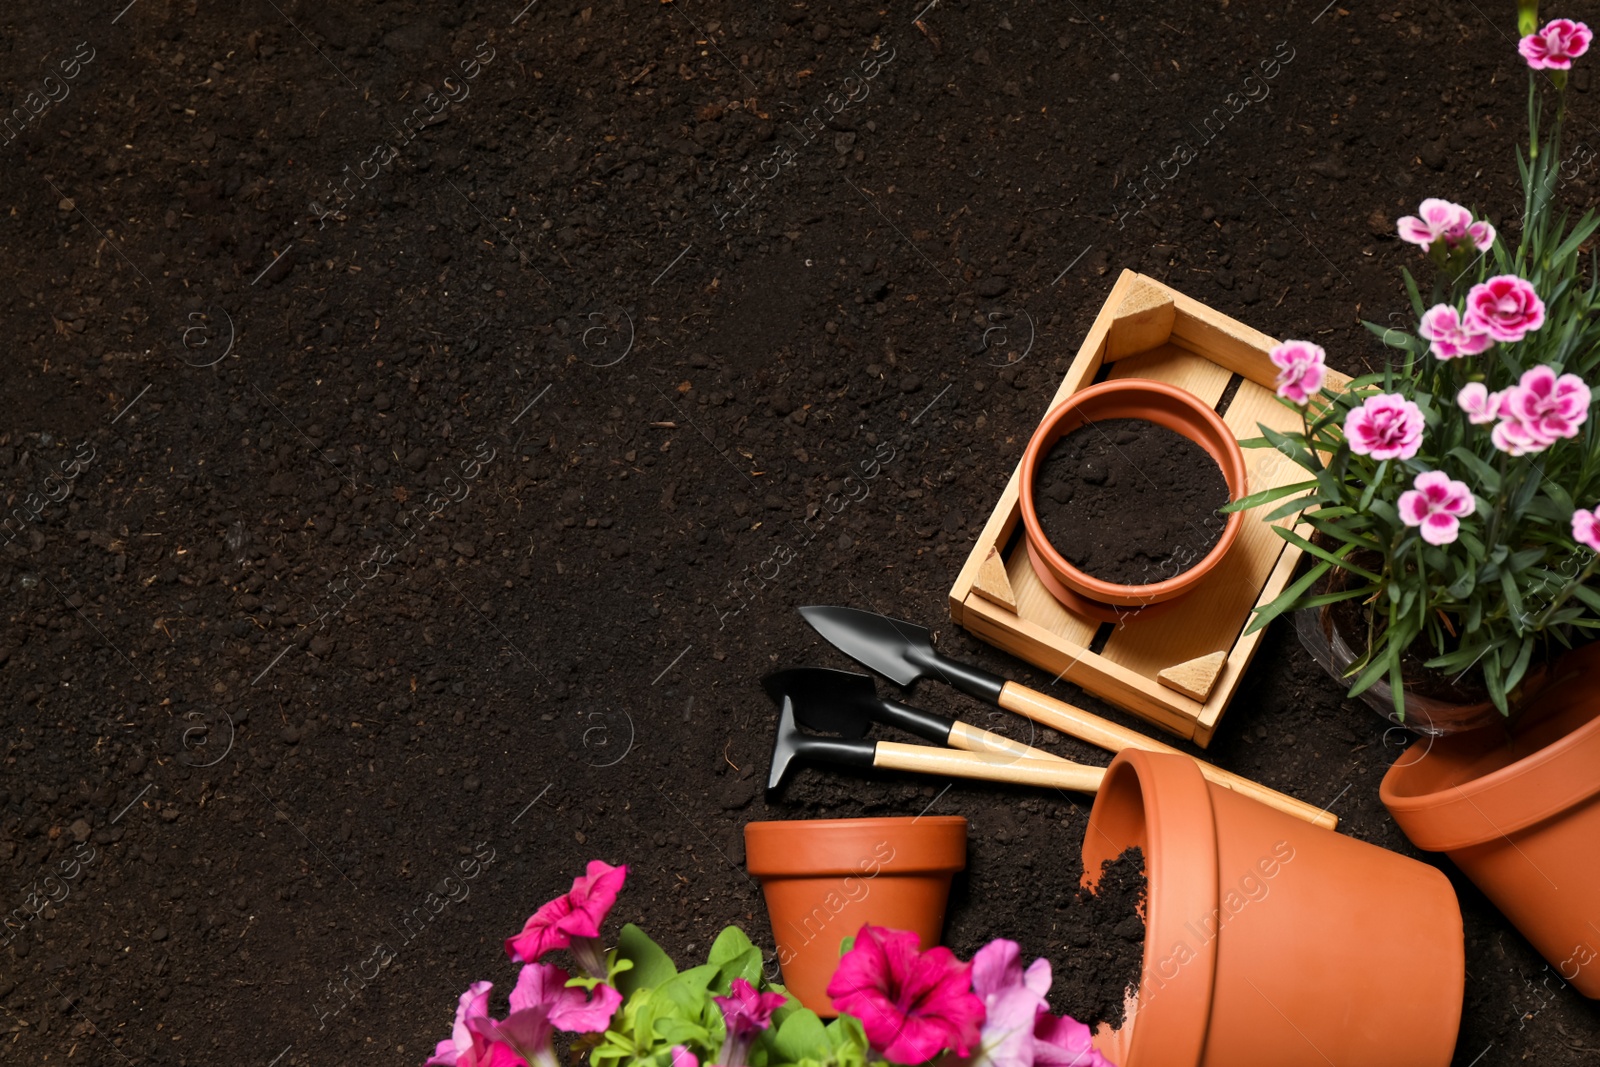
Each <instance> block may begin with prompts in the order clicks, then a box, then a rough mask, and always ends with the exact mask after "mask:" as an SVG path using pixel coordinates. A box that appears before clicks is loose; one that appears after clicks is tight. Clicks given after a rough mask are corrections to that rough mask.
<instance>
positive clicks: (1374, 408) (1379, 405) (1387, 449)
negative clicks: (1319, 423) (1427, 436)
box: [1344, 393, 1423, 460]
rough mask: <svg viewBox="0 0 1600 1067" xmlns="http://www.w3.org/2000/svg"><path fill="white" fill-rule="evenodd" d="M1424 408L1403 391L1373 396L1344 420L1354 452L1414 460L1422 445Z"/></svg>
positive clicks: (1374, 457) (1345, 429) (1345, 430)
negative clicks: (1406, 396) (1404, 395)
mask: <svg viewBox="0 0 1600 1067" xmlns="http://www.w3.org/2000/svg"><path fill="white" fill-rule="evenodd" d="M1422 429H1423V418H1422V409H1421V408H1419V407H1417V405H1416V404H1414V403H1412V402H1411V401H1409V400H1407V399H1406V398H1405V397H1403V396H1401V395H1400V394H1399V393H1379V394H1378V395H1377V396H1369V397H1367V399H1366V400H1364V401H1362V402H1361V406H1360V407H1357V408H1352V409H1350V414H1349V415H1347V416H1346V417H1345V420H1344V436H1345V440H1347V441H1349V442H1350V451H1352V452H1354V453H1355V454H1356V455H1358V456H1371V457H1372V458H1373V459H1377V460H1384V459H1410V458H1411V457H1412V456H1414V455H1416V454H1417V451H1418V450H1419V449H1420V448H1421V447H1422Z"/></svg>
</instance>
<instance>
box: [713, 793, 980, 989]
mask: <svg viewBox="0 0 1600 1067" xmlns="http://www.w3.org/2000/svg"><path fill="white" fill-rule="evenodd" d="M744 843H745V855H746V857H747V858H746V860H745V866H746V867H747V868H748V869H749V871H750V873H751V874H752V875H754V876H755V877H757V878H759V879H760V880H761V889H762V892H763V893H764V894H765V896H766V898H767V913H768V915H769V916H770V917H771V919H772V935H773V939H774V940H775V941H776V943H777V946H778V966H779V967H781V968H782V969H783V984H784V986H786V987H787V988H788V990H789V992H790V993H791V994H793V995H794V996H795V997H798V998H799V1000H800V1003H801V1004H804V1005H805V1006H806V1007H808V1008H810V1009H811V1010H812V1011H814V1012H816V1013H817V1014H818V1015H821V1016H823V1017H824V1018H832V1017H833V1016H835V1015H837V1014H838V1012H836V1011H834V1010H833V1004H832V1002H831V1001H829V999H828V994H827V988H828V982H829V980H830V979H831V978H832V977H833V972H834V970H835V969H836V968H837V967H838V965H839V943H840V942H841V941H843V940H844V939H845V938H847V937H853V936H854V935H855V934H856V932H857V931H858V930H860V929H861V926H862V924H863V923H871V924H873V925H874V926H888V927H893V928H894V929H897V930H913V931H915V932H916V934H917V936H918V937H920V938H921V939H922V947H923V948H932V947H933V946H934V945H937V944H938V943H939V935H940V931H941V930H943V928H944V909H945V903H946V901H947V900H948V899H949V896H950V879H951V877H952V876H953V875H954V874H955V872H957V871H959V870H961V869H962V868H963V867H965V866H966V865H967V820H966V819H963V818H961V817H960V816H959V815H936V816H925V817H922V818H891V819H798V820H794V821H790V822H753V823H750V824H749V825H747V826H746V827H745V828H744Z"/></svg>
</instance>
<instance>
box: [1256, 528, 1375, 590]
mask: <svg viewBox="0 0 1600 1067" xmlns="http://www.w3.org/2000/svg"><path fill="white" fill-rule="evenodd" d="M1273 529H1274V530H1276V531H1277V532H1278V536H1279V537H1282V538H1283V539H1284V540H1285V541H1288V542H1289V543H1290V544H1292V545H1298V546H1299V547H1300V548H1301V549H1302V550H1303V551H1306V552H1309V553H1311V555H1313V556H1316V557H1317V558H1318V559H1320V560H1322V561H1323V562H1325V563H1331V564H1333V565H1334V566H1335V567H1341V568H1343V569H1344V570H1347V571H1349V572H1350V573H1351V574H1359V575H1361V577H1363V578H1365V579H1367V580H1368V581H1370V582H1381V581H1383V577H1382V576H1381V575H1377V574H1373V573H1372V572H1371V571H1369V570H1367V569H1366V568H1365V567H1357V566H1356V565H1355V564H1354V563H1351V562H1350V561H1349V560H1347V559H1345V558H1344V557H1343V556H1342V555H1336V554H1334V553H1332V552H1329V551H1328V550H1327V549H1325V548H1321V547H1319V546H1317V545H1314V544H1312V543H1311V542H1310V541H1308V540H1306V539H1305V538H1304V537H1301V536H1300V535H1299V534H1297V533H1295V532H1294V531H1293V530H1286V529H1284V528H1283V527H1282V526H1274V527H1273ZM1349 547H1350V546H1348V545H1346V546H1345V547H1344V548H1342V549H1340V550H1339V551H1340V552H1341V553H1343V552H1346V551H1348V549H1349Z"/></svg>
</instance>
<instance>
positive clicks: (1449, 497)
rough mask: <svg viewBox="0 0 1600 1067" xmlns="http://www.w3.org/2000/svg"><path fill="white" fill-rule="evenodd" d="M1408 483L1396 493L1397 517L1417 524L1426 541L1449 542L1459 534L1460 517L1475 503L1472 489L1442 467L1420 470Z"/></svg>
mask: <svg viewBox="0 0 1600 1067" xmlns="http://www.w3.org/2000/svg"><path fill="white" fill-rule="evenodd" d="M1411 484H1412V486H1413V488H1411V489H1408V490H1406V491H1405V492H1404V493H1401V494H1400V521H1401V522H1403V523H1405V524H1406V525H1407V526H1416V527H1421V529H1422V539H1423V540H1424V541H1426V542H1428V544H1430V545H1448V544H1450V543H1451V542H1452V541H1454V540H1455V539H1456V538H1457V537H1458V536H1460V533H1461V517H1462V516H1464V515H1471V514H1472V512H1473V510H1474V509H1475V508H1476V507H1477V501H1475V500H1473V499H1472V490H1471V489H1469V488H1467V483H1466V482H1458V481H1456V480H1455V479H1453V478H1451V477H1450V476H1449V475H1448V474H1446V473H1445V472H1444V471H1423V472H1422V473H1421V474H1419V475H1417V478H1416V481H1414V482H1412V483H1411Z"/></svg>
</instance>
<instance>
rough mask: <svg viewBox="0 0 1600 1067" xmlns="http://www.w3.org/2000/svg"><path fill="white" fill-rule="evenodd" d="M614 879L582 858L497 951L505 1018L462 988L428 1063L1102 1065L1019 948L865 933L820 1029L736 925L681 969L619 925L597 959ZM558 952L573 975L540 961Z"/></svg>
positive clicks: (615, 874) (483, 988) (483, 997)
mask: <svg viewBox="0 0 1600 1067" xmlns="http://www.w3.org/2000/svg"><path fill="white" fill-rule="evenodd" d="M626 876H627V868H625V867H613V866H611V865H609V864H607V863H603V862H601V861H599V860H595V861H592V862H591V863H590V864H589V867H588V871H587V873H585V874H584V875H582V876H581V877H579V878H577V879H575V880H574V881H573V883H572V889H571V890H570V891H569V892H567V893H565V894H563V895H562V896H559V897H557V898H556V899H554V900H552V901H550V902H548V903H546V904H545V905H544V906H543V907H541V908H539V910H538V911H536V912H534V913H533V915H531V916H530V917H529V918H528V921H527V923H526V924H524V927H523V929H522V932H521V933H519V934H517V935H515V936H514V937H511V938H508V939H507V940H506V953H507V955H509V956H510V957H511V959H512V960H513V961H515V962H517V963H520V964H521V965H522V966H521V970H520V971H519V973H518V976H517V981H516V985H515V987H514V988H513V989H512V991H511V995H510V1012H509V1014H508V1015H507V1016H506V1018H504V1019H496V1018H494V1016H493V1015H492V1014H491V1013H490V1008H489V996H490V991H491V990H492V988H493V986H492V984H491V983H489V982H474V983H473V984H472V985H471V986H469V987H468V988H467V991H466V992H465V993H463V994H461V998H460V1001H459V1004H458V1006H457V1008H456V1017H455V1026H454V1028H453V1030H452V1033H451V1036H450V1037H449V1038H448V1039H446V1040H444V1041H441V1042H439V1046H438V1048H437V1050H436V1051H435V1052H434V1055H433V1056H432V1057H431V1058H430V1059H429V1060H428V1061H427V1062H428V1064H429V1065H430V1067H559V1063H560V1059H559V1057H558V1055H557V1053H556V1049H555V1035H556V1033H558V1032H560V1033H564V1034H567V1035H569V1037H570V1039H571V1047H572V1051H573V1052H574V1053H575V1054H577V1055H582V1054H587V1056H588V1059H589V1063H590V1064H591V1067H616V1065H621V1064H636V1063H637V1064H650V1065H654V1067H700V1064H702V1063H705V1064H707V1065H708V1067H791V1065H792V1067H865V1065H866V1064H867V1063H868V1062H869V1061H879V1060H885V1061H887V1062H889V1063H898V1064H916V1063H924V1062H928V1061H931V1060H934V1059H937V1058H940V1057H942V1056H946V1055H948V1056H953V1057H958V1058H965V1059H966V1060H967V1061H968V1062H969V1063H970V1064H973V1065H975V1067H1032V1065H1033V1064H1041V1065H1043V1064H1050V1065H1054V1067H1113V1065H1112V1064H1110V1063H1109V1062H1108V1061H1106V1060H1105V1059H1103V1058H1102V1057H1101V1056H1100V1055H1099V1053H1097V1052H1095V1051H1094V1050H1093V1049H1092V1048H1091V1046H1090V1032H1089V1028H1088V1027H1087V1026H1085V1025H1084V1024H1082V1023H1079V1022H1077V1021H1076V1020H1074V1019H1071V1018H1069V1017H1066V1016H1055V1015H1052V1014H1051V1013H1050V1011H1049V1007H1048V1005H1047V1004H1046V1001H1045V994H1046V993H1047V992H1048V991H1049V988H1050V964H1049V962H1048V961H1047V960H1043V959H1039V960H1035V961H1034V962H1033V964H1032V965H1030V966H1029V967H1028V968H1027V969H1026V970H1024V969H1023V967H1022V964H1021V961H1020V955H1019V949H1018V946H1017V945H1016V943H1015V942H1012V941H1005V940H995V941H992V942H990V943H989V944H988V945H985V946H984V947H983V948H982V949H980V950H979V951H978V953H977V955H976V956H975V957H974V959H973V960H972V962H971V963H963V962H961V961H960V960H958V959H956V957H955V955H954V954H953V953H951V951H950V950H949V949H947V948H943V947H936V948H931V949H928V950H927V951H922V950H921V949H920V947H919V942H918V937H917V935H916V934H914V933H911V932H909V931H902V930H888V929H884V928H882V927H876V926H870V925H868V926H863V927H861V929H860V932H859V933H857V934H856V936H855V938H854V939H852V940H853V944H850V943H849V942H847V945H848V946H849V947H848V948H847V950H846V951H845V953H844V955H843V957H842V958H841V959H840V961H839V967H838V970H837V972H836V973H835V975H834V978H833V981H832V983H831V984H830V986H829V989H828V992H829V995H830V996H831V997H832V998H833V1001H834V1006H835V1007H836V1008H837V1009H838V1010H839V1012H840V1015H839V1017H838V1018H837V1019H835V1020H833V1021H832V1022H830V1023H828V1024H826V1025H824V1023H823V1022H822V1020H821V1018H819V1017H818V1016H817V1014H816V1013H815V1012H813V1011H810V1010H808V1009H806V1008H804V1007H801V1006H800V1004H799V1002H798V1001H796V1000H795V999H794V998H792V997H791V996H789V994H788V993H787V991H785V990H784V988H783V987H782V986H780V985H777V984H775V983H772V982H768V981H766V980H765V978H764V977H763V965H762V956H761V952H760V950H759V949H757V948H756V947H755V946H754V945H752V944H751V943H750V940H749V938H747V937H746V936H745V935H744V933H743V932H742V931H741V930H740V929H739V928H738V927H736V926H730V927H728V928H727V929H725V930H723V931H722V933H720V934H719V935H718V936H717V938H716V940H715V941H714V942H713V943H712V946H711V950H710V954H709V956H708V958H707V960H706V962H705V963H704V964H701V965H700V966H698V967H691V968H689V969H688V970H684V971H680V970H678V968H677V966H676V965H675V964H674V963H673V962H672V960H671V959H670V958H669V957H668V956H667V954H666V952H664V951H663V950H662V949H661V948H660V946H658V945H657V944H656V943H655V942H653V941H651V940H650V938H648V937H647V936H645V934H644V932H643V931H642V930H640V929H639V928H638V927H637V926H634V925H632V924H631V923H630V924H627V925H625V926H623V928H622V930H621V932H620V935H619V937H618V941H617V945H616V947H615V948H613V949H611V950H609V951H606V950H605V949H604V947H603V945H602V943H601V940H600V927H601V924H602V923H603V922H604V920H605V918H606V916H607V914H608V913H609V912H610V910H611V907H612V905H613V904H614V903H615V901H616V898H617V893H618V892H619V891H620V890H621V889H622V886H623V882H624V880H625V878H626ZM559 950H566V951H567V952H569V953H570V954H571V956H572V958H573V960H574V962H575V963H576V964H577V966H578V971H579V973H578V974H577V975H576V976H574V975H572V974H569V973H568V972H567V971H566V970H564V969H562V968H561V967H557V966H555V965H553V964H549V963H545V962H542V961H543V959H544V957H545V956H547V955H549V954H550V953H552V952H556V951H559Z"/></svg>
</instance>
